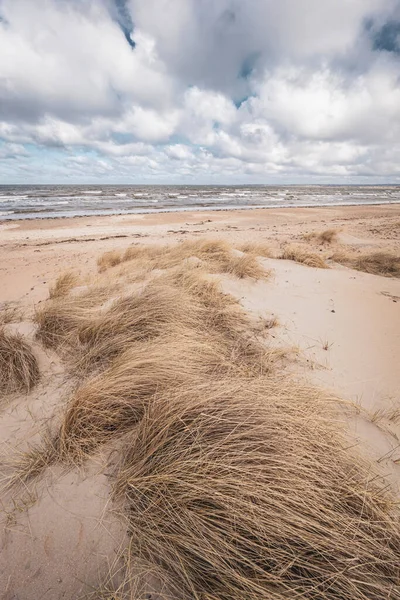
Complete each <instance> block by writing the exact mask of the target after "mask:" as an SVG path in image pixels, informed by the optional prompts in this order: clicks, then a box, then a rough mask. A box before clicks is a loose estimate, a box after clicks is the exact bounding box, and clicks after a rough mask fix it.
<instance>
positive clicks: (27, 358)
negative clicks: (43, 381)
mask: <svg viewBox="0 0 400 600" xmlns="http://www.w3.org/2000/svg"><path fill="white" fill-rule="evenodd" d="M39 379H40V373H39V366H38V362H37V359H36V356H35V355H34V354H33V352H32V350H31V347H30V346H29V344H28V343H27V342H26V341H25V340H24V339H23V338H22V336H21V335H17V334H9V333H6V332H5V331H4V329H0V391H1V392H4V393H11V392H16V391H22V392H29V391H30V390H31V389H32V388H33V387H34V386H35V385H36V384H37V383H38V381H39Z"/></svg>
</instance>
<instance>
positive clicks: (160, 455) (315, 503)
mask: <svg viewBox="0 0 400 600" xmlns="http://www.w3.org/2000/svg"><path fill="white" fill-rule="evenodd" d="M286 250H287V254H290V253H291V256H287V255H286V256H285V258H290V259H291V260H299V256H300V257H302V260H299V262H303V263H304V264H310V265H311V266H318V267H321V265H323V266H324V267H325V266H326V265H325V263H324V261H323V259H322V258H321V257H320V256H319V255H316V254H315V255H311V257H310V252H309V251H308V249H307V248H306V247H305V248H303V247H302V248H301V252H303V255H302V254H301V253H300V251H299V250H296V252H293V251H289V249H288V248H286ZM254 253H255V251H254V248H253V250H248V255H247V254H246V255H245V258H246V259H247V258H250V259H254ZM304 253H305V254H306V257H305V259H304ZM118 256H119V259H120V260H119V262H118V263H116V264H115V265H114V266H116V265H117V264H121V263H123V265H122V267H123V268H125V267H126V268H127V269H128V270H131V271H132V273H133V275H134V274H135V272H137V271H136V270H137V269H143V266H144V265H146V263H148V265H147V268H148V269H149V270H152V271H156V270H157V269H159V270H160V272H159V273H158V272H157V271H156V272H155V274H154V277H153V278H151V279H150V280H147V281H146V282H145V283H144V284H143V285H140V286H137V288H136V287H135V286H134V289H133V290H131V291H129V292H128V291H127V290H126V289H124V283H123V282H124V281H125V279H123V277H125V275H123V274H121V275H120V277H121V286H120V287H119V288H118V289H116V288H115V287H114V288H112V289H111V287H110V288H107V285H105V286H104V292H103V293H102V295H101V298H100V299H99V298H97V294H96V293H93V294H92V291H93V288H92V286H89V287H88V289H87V290H86V291H85V292H84V293H80V294H78V295H76V294H75V295H73V294H72V293H71V294H68V295H66V296H63V297H62V298H54V299H51V300H49V301H48V302H46V304H45V305H44V307H43V308H41V309H40V310H38V311H37V312H36V317H35V318H36V322H37V324H38V334H37V335H38V337H39V339H41V340H42V342H43V343H44V344H45V345H47V346H50V347H54V348H56V349H57V350H58V352H60V353H61V354H62V356H63V358H64V359H65V360H66V361H67V362H68V364H70V365H71V366H72V372H73V373H74V375H76V376H79V378H80V381H79V382H78V384H77V385H76V386H75V388H74V391H73V393H72V394H71V397H70V398H69V399H68V401H67V402H66V406H65V408H64V410H63V413H62V414H61V416H60V419H59V421H58V422H57V427H56V430H55V431H53V432H52V433H51V435H49V439H48V440H47V441H46V440H43V443H42V444H41V445H39V446H38V447H37V448H31V449H29V450H28V452H26V453H25V454H24V455H23V457H22V459H21V461H20V464H19V466H18V465H16V471H15V473H16V480H17V481H20V482H21V481H22V482H23V483H26V482H27V481H28V480H29V479H30V478H32V477H35V476H38V475H40V473H42V472H43V471H44V469H45V468H46V467H47V466H48V465H49V464H52V463H53V462H56V461H62V462H63V463H64V464H69V465H74V464H81V463H82V462H83V461H85V459H86V458H87V457H88V456H89V455H91V454H92V453H94V452H97V451H99V450H100V448H102V447H104V445H106V446H107V445H108V449H109V450H110V449H112V450H113V451H114V454H113V461H112V462H113V465H115V466H114V471H113V472H112V473H111V475H112V477H111V482H113V488H114V491H113V499H114V501H115V503H116V506H117V508H118V509H119V510H121V511H122V512H123V514H124V515H125V517H126V519H127V523H128V528H129V534H130V536H131V538H130V539H131V541H132V543H131V544H130V546H131V553H132V557H133V558H134V559H135V564H146V565H147V564H148V565H153V566H154V568H155V569H156V570H157V571H158V572H160V573H162V580H163V581H165V582H166V585H167V587H170V589H173V590H179V594H181V595H182V597H184V598H196V599H197V600H228V599H229V600H258V599H260V600H261V599H262V600H264V599H266V598H271V599H275V600H283V599H293V598H299V599H304V600H320V599H324V600H339V599H343V600H378V599H379V600H381V599H383V598H391V599H392V600H400V585H399V584H400V565H399V561H398V557H399V555H400V525H399V520H398V513H397V512H396V509H395V507H394V506H393V504H392V499H391V497H390V495H389V494H388V493H387V491H385V490H383V489H381V486H380V485H379V483H378V481H377V480H376V478H375V476H374V473H373V472H372V471H371V465H370V464H369V463H366V462H364V461H363V460H362V459H361V458H360V457H359V456H358V455H357V454H356V453H355V452H354V453H353V451H350V450H348V449H347V448H348V446H349V443H348V441H347V440H346V438H345V436H344V434H343V433H342V432H341V424H340V422H339V418H338V413H337V399H336V398H332V397H331V396H330V395H329V394H327V393H324V392H322V391H321V390H319V389H317V388H313V387H310V386H305V385H304V384H302V383H300V382H299V381H298V380H296V381H292V378H291V377H290V375H289V374H288V373H287V372H284V371H283V369H282V367H283V365H284V364H285V360H286V359H287V352H288V351H287V349H276V348H269V347H268V345H267V344H266V340H265V338H264V337H262V336H260V337H257V336H256V335H255V333H254V332H255V327H254V324H253V322H252V320H251V319H250V317H249V316H248V315H247V314H246V313H245V311H244V310H243V309H242V308H241V307H240V305H239V304H238V302H237V301H236V300H235V298H233V297H232V296H230V295H228V294H224V293H223V291H222V289H221V287H220V284H219V281H218V279H217V277H216V275H215V273H233V272H232V271H231V270H230V269H232V264H236V265H237V264H238V261H239V259H242V258H243V256H241V255H240V254H235V253H234V252H232V250H231V248H230V246H229V245H227V244H225V243H224V242H219V241H214V240H211V241H207V240H196V241H194V242H183V243H182V244H178V245H176V246H168V247H162V246H160V247H159V246H132V247H131V248H128V249H127V250H126V252H125V253H122V252H121V253H119V254H118ZM293 256H296V258H293ZM192 257H196V260H195V261H193V260H191V259H192ZM315 257H317V259H319V260H316V259H315ZM113 260H114V259H113ZM113 260H111V259H110V258H107V259H106V260H105V262H103V263H102V262H101V261H100V265H99V266H100V268H101V269H103V267H102V266H101V265H107V266H105V267H104V270H107V268H111V267H112V262H113ZM305 261H306V262H305ZM244 264H245V266H244V268H243V269H241V268H238V269H237V270H236V272H235V273H234V275H236V276H241V275H240V274H241V273H243V276H251V277H256V275H254V271H252V269H254V266H255V265H258V262H255V263H254V262H252V261H250V262H249V261H247V262H245V263H244ZM241 265H242V266H243V261H242V263H241ZM250 272H253V275H249V273H250ZM112 273H113V274H114V275H115V278H116V279H118V277H119V275H118V270H117V269H115V270H114V271H113V272H112ZM128 275H129V274H128ZM264 276H265V275H264ZM100 277H104V276H100ZM114 283H115V282H114ZM96 285H100V284H99V283H97V284H96ZM121 292H122V294H121ZM275 324H276V323H275V322H271V326H273V325H275ZM103 449H104V448H103ZM116 455H117V459H116V460H115V456H116ZM115 463H116V464H115ZM110 469H111V466H110ZM136 561H139V563H137V562H136ZM132 586H133V582H132ZM132 589H133V587H132ZM174 597H175V598H176V597H177V596H174Z"/></svg>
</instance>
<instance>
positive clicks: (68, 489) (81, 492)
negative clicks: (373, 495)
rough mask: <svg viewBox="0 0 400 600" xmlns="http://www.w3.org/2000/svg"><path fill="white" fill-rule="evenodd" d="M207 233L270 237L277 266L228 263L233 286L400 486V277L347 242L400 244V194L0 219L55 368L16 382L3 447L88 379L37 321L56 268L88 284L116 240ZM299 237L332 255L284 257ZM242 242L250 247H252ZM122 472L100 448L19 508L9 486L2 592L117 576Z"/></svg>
mask: <svg viewBox="0 0 400 600" xmlns="http://www.w3.org/2000/svg"><path fill="white" fill-rule="evenodd" d="M327 230H328V231H332V230H333V232H334V233H333V234H332V239H331V240H328V241H327V242H325V241H321V240H320V238H318V235H319V234H321V232H324V231H327ZM205 239H206V240H222V241H223V242H227V243H228V244H229V245H230V247H232V248H233V249H238V248H245V247H246V244H247V245H250V244H255V245H257V244H258V245H260V246H261V245H262V244H264V245H265V246H268V247H269V248H270V250H271V251H270V255H269V256H266V254H267V253H265V255H264V256H262V255H259V256H258V258H257V261H258V264H259V265H261V266H262V268H263V269H265V270H266V272H267V273H268V274H269V275H268V277H264V278H263V277H260V278H258V277H247V276H243V277H242V276H235V275H234V274H229V273H225V274H224V273H222V274H220V275H218V278H219V279H218V281H219V282H220V285H221V288H222V290H223V292H224V293H226V294H230V295H231V296H233V298H234V299H235V301H237V302H238V304H239V306H240V307H241V308H242V309H244V311H245V312H246V314H248V315H250V318H251V319H252V322H254V323H258V322H259V321H262V320H269V321H271V320H274V327H273V328H272V329H271V334H270V337H269V343H270V344H271V347H272V348H274V349H280V348H291V349H293V354H294V356H295V358H294V359H293V360H290V361H289V362H290V364H288V366H287V367H285V368H287V369H288V371H289V373H290V376H291V377H292V376H293V377H294V378H295V379H296V378H300V379H302V380H303V379H306V380H307V381H309V382H310V383H311V384H312V385H315V386H317V387H320V388H321V389H324V390H327V391H328V392H329V394H331V395H332V396H337V397H338V398H340V399H342V400H344V401H345V402H346V403H348V405H349V406H351V410H349V412H348V413H346V416H345V420H346V427H347V436H348V440H349V446H351V447H352V446H355V447H357V449H358V450H357V451H360V453H361V454H362V455H363V456H364V457H366V458H367V459H368V460H370V461H371V462H372V463H373V464H374V468H375V467H376V469H377V471H378V472H379V474H380V475H379V476H380V477H382V478H383V479H384V481H385V485H387V486H388V488H389V489H390V490H391V493H392V494H393V495H394V497H396V498H397V499H400V448H399V444H400V417H399V406H400V395H399V394H400V370H399V368H398V364H399V355H400V279H399V278H398V277H395V276H392V277H391V276H384V275H383V274H376V273H374V272H365V270H359V269H356V268H352V266H351V264H350V263H349V262H347V263H346V260H347V259H345V258H343V257H342V258H341V259H340V260H341V262H340V261H339V258H337V259H335V256H336V257H340V256H341V254H340V253H342V255H343V256H344V254H343V252H344V251H345V252H347V253H350V254H349V255H351V256H352V257H355V258H354V259H353V260H354V261H355V260H356V259H357V257H359V256H363V255H367V254H371V253H372V254H374V253H376V252H378V253H379V252H386V253H389V254H390V255H392V256H397V257H398V256H399V255H400V205H398V204H388V205H372V206H331V207H318V208H301V207H297V208H268V209H251V210H249V209H243V210H232V211H229V210H221V211H211V210H209V211H207V210H204V211H194V212H190V211H187V212H171V213H161V214H135V215H132V214H129V215H114V216H90V217H86V216H85V217H75V218H60V219H40V220H39V219H37V220H19V221H3V222H0V280H1V287H0V306H1V305H2V306H5V305H7V306H9V305H13V304H14V303H16V304H17V305H18V308H20V309H21V310H22V311H23V312H24V317H23V318H22V320H20V322H16V323H12V324H10V325H9V326H8V327H10V328H11V329H12V330H13V331H15V332H20V333H21V334H23V335H24V336H25V337H26V338H27V339H28V340H29V341H30V342H31V344H32V346H33V348H34V351H35V353H36V354H37V356H38V358H39V365H40V370H41V372H42V379H41V382H40V384H39V386H38V387H37V388H35V389H34V390H33V391H31V392H30V393H29V395H28V396H25V395H23V394H22V395H14V396H13V397H12V398H11V400H7V402H4V404H3V406H2V414H1V420H0V439H1V445H2V453H3V454H7V453H8V454H10V453H11V454H12V453H13V451H14V450H15V448H18V447H21V448H25V447H26V444H27V443H31V442H33V441H37V439H38V435H39V429H41V428H42V426H43V425H44V424H46V423H47V421H48V420H49V419H50V417H51V415H53V413H54V411H55V412H56V413H57V411H59V405H60V404H62V403H63V402H64V400H65V398H66V397H67V396H68V395H69V394H71V393H72V392H73V390H74V386H76V384H71V382H70V381H69V380H68V378H67V377H66V371H65V367H64V366H63V363H62V360H61V359H60V356H58V355H57V354H56V352H55V351H54V350H53V349H45V348H43V347H42V346H41V345H40V344H39V342H38V341H37V339H35V327H34V326H33V325H32V322H31V319H32V315H33V313H34V310H35V309H40V307H41V306H43V305H44V304H45V302H46V300H47V299H48V296H49V287H50V286H51V285H52V284H54V281H55V280H56V278H57V277H58V276H59V275H60V274H61V273H63V272H66V271H72V272H74V273H75V274H76V276H77V277H78V278H79V280H80V285H81V286H86V285H89V284H88V281H90V278H91V277H93V276H94V275H95V274H96V273H97V269H98V268H97V261H98V259H99V257H100V256H101V255H102V254H103V253H106V252H112V251H116V252H120V253H121V252H122V253H123V252H125V251H126V250H127V249H128V248H130V247H133V248H136V247H139V246H143V247H147V246H148V247H150V246H153V245H155V244H156V245H160V244H161V245H165V246H167V247H169V246H174V245H178V246H177V247H179V244H182V243H186V242H188V243H190V242H194V243H195V242H198V241H201V240H205ZM321 239H322V238H321ZM293 244H294V245H295V246H296V245H297V246H299V247H300V248H302V249H303V250H304V251H305V252H308V253H311V254H312V256H313V257H314V260H317V259H318V257H319V259H320V260H322V261H323V263H324V266H325V267H326V268H318V267H313V266H308V264H307V263H306V264H304V263H303V264H302V263H301V262H297V261H296V260H290V259H287V258H282V256H285V255H284V250H285V248H287V247H289V246H290V245H293ZM297 246H296V247H297ZM233 252H237V253H238V257H239V258H241V257H242V255H243V252H245V250H242V251H241V250H234V251H233ZM315 256H316V257H317V258H315ZM190 258H191V257H190ZM185 260H186V261H188V260H189V259H185ZM129 264H130V263H128V262H127V265H129ZM185 264H186V265H187V264H192V263H187V262H186V263H185ZM310 264H311V263H310ZM354 264H356V262H354ZM120 267H121V272H122V268H123V267H124V264H122V266H121V265H120V266H115V267H112V266H111V267H110V268H108V269H107V271H106V273H107V276H108V277H109V281H110V282H112V281H113V273H114V272H115V273H116V272H117V271H114V270H113V269H118V268H120ZM157 272H158V271H157ZM160 273H161V275H162V270H161V271H160ZM232 273H233V272H232ZM144 277H145V276H144ZM132 285H133V286H135V285H139V284H136V283H134V284H132ZM132 289H136V288H135V287H133V288H132ZM108 485H109V479H108V477H107V474H106V473H104V471H101V473H100V470H99V462H96V460H93V461H92V462H91V463H90V464H89V466H88V467H85V469H84V470H76V471H72V472H68V473H67V474H63V471H62V469H61V467H60V468H59V467H55V470H53V471H52V474H51V477H50V478H49V477H48V478H47V479H45V483H44V484H40V483H39V484H38V487H37V488H35V491H34V498H33V497H32V498H31V499H30V500H27V499H26V498H25V499H23V501H21V504H20V505H18V509H15V510H11V509H10V507H9V506H8V505H7V502H8V501H9V498H8V500H7V497H8V496H7V494H6V495H5V496H7V497H6V499H5V500H3V501H2V502H3V517H4V515H5V516H6V518H5V521H4V518H3V524H4V528H3V531H2V540H1V544H0V548H1V558H0V580H1V583H0V588H1V589H3V590H4V591H3V595H1V593H0V598H2V599H4V600H11V599H12V598H17V597H18V598H21V599H23V600H36V599H37V598H46V597H48V598H54V599H56V598H61V597H62V598H71V599H72V598H78V597H79V598H80V597H82V598H83V597H86V596H84V594H89V592H90V586H92V587H94V586H95V582H96V581H97V579H98V578H99V573H100V574H101V577H103V578H104V573H105V572H107V570H110V571H111V570H112V569H111V567H112V564H113V557H114V556H115V554H116V552H117V549H118V548H120V546H121V545H123V544H124V539H125V538H124V536H125V528H124V525H123V524H121V522H119V521H118V519H116V518H115V516H110V515H108V514H107V516H104V515H105V508H106V506H107V504H108V499H107V498H108ZM27 489H28V488H27ZM32 494H33V492H32ZM6 505H7V506H8V508H5V507H6ZM125 542H126V541H125ZM60 556H62V560H61V559H60ZM88 582H89V583H88ZM86 584H88V586H89V587H88V586H87V585H86ZM47 590H50V591H49V592H47ZM46 593H47V594H48V595H47V596H46ZM87 597H89V596H87ZM99 597H100V596H99ZM110 597H111V596H110ZM127 597H128V596H127ZM147 597H148V596H147ZM153 597H158V596H153ZM160 597H161V596H160ZM393 597H397V596H393Z"/></svg>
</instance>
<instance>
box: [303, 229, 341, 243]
mask: <svg viewBox="0 0 400 600" xmlns="http://www.w3.org/2000/svg"><path fill="white" fill-rule="evenodd" d="M303 237H304V239H306V240H310V241H315V242H317V243H319V244H332V242H336V241H337V237H338V231H337V230H336V229H325V230H324V231H319V232H317V231H313V232H311V233H306V234H305V235H304V236H303Z"/></svg>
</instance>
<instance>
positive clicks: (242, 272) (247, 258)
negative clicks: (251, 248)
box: [225, 254, 269, 279]
mask: <svg viewBox="0 0 400 600" xmlns="http://www.w3.org/2000/svg"><path fill="white" fill-rule="evenodd" d="M225 272H226V273H230V274H231V275H234V276H235V277H238V278H239V279H244V278H245V277H251V278H253V279H261V278H265V277H267V276H268V275H269V272H268V271H266V270H265V269H264V268H263V267H262V266H261V265H260V263H259V262H258V260H257V258H256V257H255V256H253V255H251V254H244V255H243V256H234V257H232V258H231V259H230V261H229V262H228V263H227V265H226V267H225Z"/></svg>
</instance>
